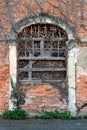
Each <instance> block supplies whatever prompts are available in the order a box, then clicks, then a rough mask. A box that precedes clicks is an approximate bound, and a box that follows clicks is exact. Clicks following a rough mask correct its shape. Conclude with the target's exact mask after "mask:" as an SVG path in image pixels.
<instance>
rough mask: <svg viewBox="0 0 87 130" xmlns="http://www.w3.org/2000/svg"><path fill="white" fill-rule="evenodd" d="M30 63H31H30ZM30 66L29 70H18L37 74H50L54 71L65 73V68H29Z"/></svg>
mask: <svg viewBox="0 0 87 130" xmlns="http://www.w3.org/2000/svg"><path fill="white" fill-rule="evenodd" d="M30 63H31V62H30ZM31 67H32V66H31V64H30V65H29V68H20V69H19V70H20V71H30V72H31V71H37V72H39V71H41V72H42V71H43V72H44V71H47V72H48V71H51V72H54V71H66V68H31Z"/></svg>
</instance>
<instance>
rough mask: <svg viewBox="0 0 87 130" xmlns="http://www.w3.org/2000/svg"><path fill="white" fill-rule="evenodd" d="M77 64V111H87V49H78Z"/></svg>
mask: <svg viewBox="0 0 87 130" xmlns="http://www.w3.org/2000/svg"><path fill="white" fill-rule="evenodd" d="M77 57H78V63H77V89H76V94H77V111H78V113H79V112H81V113H84V112H85V113H86V111H87V94H86V92H87V47H86V46H84V47H79V48H78V56H77Z"/></svg>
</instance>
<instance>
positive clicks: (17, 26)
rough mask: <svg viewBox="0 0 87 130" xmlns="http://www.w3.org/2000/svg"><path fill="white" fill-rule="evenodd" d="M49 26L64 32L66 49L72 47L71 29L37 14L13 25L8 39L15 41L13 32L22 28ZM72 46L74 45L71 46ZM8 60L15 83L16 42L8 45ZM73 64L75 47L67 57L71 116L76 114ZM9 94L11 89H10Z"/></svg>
mask: <svg viewBox="0 0 87 130" xmlns="http://www.w3.org/2000/svg"><path fill="white" fill-rule="evenodd" d="M38 23H40V24H51V25H55V26H58V27H59V28H62V29H63V30H65V32H66V33H67V35H68V41H67V49H68V46H69V48H70V46H71V47H72V44H71V41H73V44H75V42H74V40H75V39H74V32H73V29H72V28H71V27H70V26H69V25H68V24H67V23H66V22H64V21H63V20H62V19H60V18H56V17H53V16H49V15H46V14H39V15H38V16H34V17H29V18H25V19H23V20H22V21H20V22H18V23H17V24H15V26H14V28H15V31H14V29H13V30H12V31H11V34H10V38H11V39H16V38H17V34H16V33H15V32H18V33H20V32H21V31H22V30H23V29H24V28H26V27H28V26H31V25H32V24H33V25H34V24H38ZM73 46H74V45H73ZM9 58H10V76H11V77H12V78H13V80H14V82H16V78H17V46H16V42H14V43H9ZM75 63H76V55H75V47H73V48H72V49H70V50H68V55H67V74H66V75H67V84H68V111H70V112H71V113H72V114H73V115H75V114H76V96H75V87H76V82H75ZM10 92H11V87H10ZM11 107H12V105H11V102H9V108H11Z"/></svg>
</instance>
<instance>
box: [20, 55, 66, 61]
mask: <svg viewBox="0 0 87 130" xmlns="http://www.w3.org/2000/svg"><path fill="white" fill-rule="evenodd" d="M19 60H65V57H46V56H44V57H41V56H40V57H21V56H20V57H19Z"/></svg>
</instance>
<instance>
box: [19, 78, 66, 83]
mask: <svg viewBox="0 0 87 130" xmlns="http://www.w3.org/2000/svg"><path fill="white" fill-rule="evenodd" d="M20 81H21V82H30V81H29V80H28V79H26V80H20ZM31 82H32V83H33V82H35V83H41V82H47V83H56V82H57V83H63V82H66V80H45V79H34V78H32V80H31Z"/></svg>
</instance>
